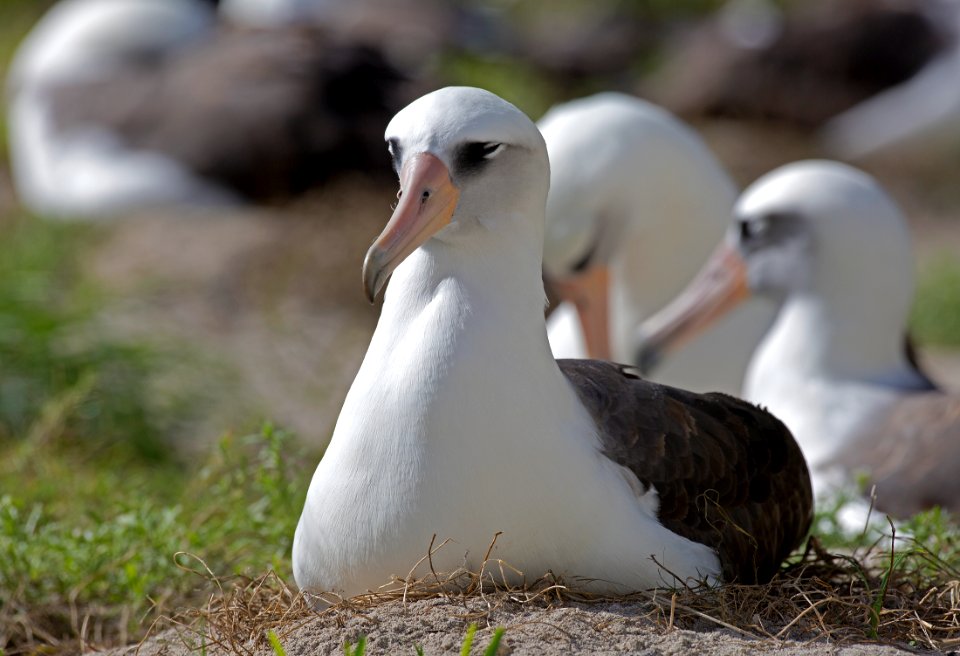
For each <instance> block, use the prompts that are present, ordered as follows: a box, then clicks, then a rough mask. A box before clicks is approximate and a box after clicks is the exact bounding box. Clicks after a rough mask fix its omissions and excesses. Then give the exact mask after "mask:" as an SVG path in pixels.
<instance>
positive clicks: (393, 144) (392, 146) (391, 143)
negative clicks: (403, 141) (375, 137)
mask: <svg viewBox="0 0 960 656" xmlns="http://www.w3.org/2000/svg"><path fill="white" fill-rule="evenodd" d="M387 152H388V153H390V157H391V158H392V159H393V170H394V171H396V172H397V175H399V174H400V163H401V162H402V161H403V151H402V150H401V148H400V142H399V141H397V140H396V139H387Z"/></svg>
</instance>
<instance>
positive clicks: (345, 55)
mask: <svg viewBox="0 0 960 656" xmlns="http://www.w3.org/2000/svg"><path fill="white" fill-rule="evenodd" d="M215 28H216V29H215ZM7 84H8V90H9V97H10V112H9V121H8V123H9V125H8V128H9V133H10V147H11V160H12V165H13V173H14V180H15V184H16V188H17V191H18V193H19V196H20V198H21V200H22V202H23V203H24V204H25V205H26V206H27V207H29V208H30V209H31V210H33V211H34V212H36V213H38V214H41V215H45V216H52V217H60V218H75V217H83V218H107V217H111V216H115V215H118V214H123V213H126V212H128V211H131V210H135V209H139V208H144V207H149V206H154V205H171V204H174V205H180V206H184V205H190V206H207V205H219V204H230V203H236V202H241V201H247V200H256V201H260V200H273V199H276V198H283V197H286V196H289V195H292V194H295V193H299V192H302V191H305V190H307V189H309V188H310V187H312V186H313V185H314V184H316V183H318V182H321V181H323V180H324V179H325V178H326V177H328V176H330V175H332V174H334V173H336V172H338V171H341V170H344V169H351V168H352V169H357V168H362V169H364V170H365V171H368V170H371V169H373V168H375V164H380V168H381V170H382V171H383V173H384V174H385V173H386V172H387V167H386V166H385V165H383V164H381V162H382V159H383V158H382V154H381V148H382V146H381V143H380V134H379V132H380V130H379V128H378V127H377V126H381V125H383V124H384V123H385V122H386V121H387V120H388V119H389V117H390V116H391V115H392V113H393V111H395V109H396V108H397V107H399V106H402V103H403V102H404V101H405V100H406V98H405V94H406V91H405V90H404V89H405V85H406V81H405V80H404V79H403V76H402V75H401V74H400V73H399V72H398V71H397V69H396V68H395V67H393V66H392V65H390V64H389V63H388V62H387V61H386V60H385V58H384V57H383V55H382V54H381V53H380V51H379V50H378V49H377V48H376V47H373V46H369V45H366V44H365V43H360V42H355V41H353V40H350V39H346V38H341V37H339V36H337V35H333V34H330V33H328V32H324V31H322V30H318V29H306V28H303V29H297V28H290V29H285V30H280V29H278V30H229V29H223V28H220V27H219V26H217V25H216V14H215V13H214V11H213V9H212V6H210V3H207V2H204V1H202V0H65V1H64V2H61V3H59V4H57V5H55V6H54V7H53V9H51V10H50V12H48V13H47V14H46V15H45V16H44V17H43V18H42V19H41V21H40V22H39V24H38V25H37V26H36V27H35V28H34V30H33V31H32V32H31V33H30V34H29V35H28V37H27V38H26V40H25V41H24V44H23V45H22V47H21V48H20V50H19V51H18V52H17V55H16V58H15V61H14V65H13V68H12V71H11V74H10V77H9V79H8V81H7Z"/></svg>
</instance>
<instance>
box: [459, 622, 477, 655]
mask: <svg viewBox="0 0 960 656" xmlns="http://www.w3.org/2000/svg"><path fill="white" fill-rule="evenodd" d="M476 634H477V625H476V624H471V625H470V626H468V627H467V635H465V636H464V637H463V646H462V647H460V656H470V648H471V647H473V637H474V636H475V635H476Z"/></svg>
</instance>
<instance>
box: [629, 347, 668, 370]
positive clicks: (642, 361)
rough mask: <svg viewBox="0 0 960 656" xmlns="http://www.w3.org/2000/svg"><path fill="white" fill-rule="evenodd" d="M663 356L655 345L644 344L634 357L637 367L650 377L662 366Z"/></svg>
mask: <svg viewBox="0 0 960 656" xmlns="http://www.w3.org/2000/svg"><path fill="white" fill-rule="evenodd" d="M662 357H663V354H662V353H661V350H660V348H659V347H658V346H656V345H655V344H642V345H641V346H640V348H639V349H637V353H636V356H635V357H634V362H635V363H636V364H635V366H636V368H637V369H639V370H640V373H641V374H642V375H644V376H649V375H650V374H651V373H653V371H654V370H655V369H656V368H657V366H658V365H659V364H660V360H661V359H662Z"/></svg>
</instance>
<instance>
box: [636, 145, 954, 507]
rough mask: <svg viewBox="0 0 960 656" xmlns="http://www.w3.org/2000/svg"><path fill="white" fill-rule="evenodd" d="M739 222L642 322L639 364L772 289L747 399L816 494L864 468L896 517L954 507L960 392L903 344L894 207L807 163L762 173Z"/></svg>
mask: <svg viewBox="0 0 960 656" xmlns="http://www.w3.org/2000/svg"><path fill="white" fill-rule="evenodd" d="M733 217H734V221H733V225H732V226H731V227H730V229H729V231H728V232H727V235H726V239H725V240H724V241H723V242H722V243H721V245H720V246H719V247H718V248H717V250H716V251H715V252H714V255H713V256H712V257H711V259H710V260H709V261H708V263H707V264H706V265H705V266H704V268H703V270H702V272H701V273H700V274H699V275H698V277H697V278H696V279H695V280H694V281H693V282H692V283H691V285H690V287H688V288H687V289H686V290H685V291H684V292H683V293H682V294H681V295H680V296H678V297H677V299H675V301H674V302H673V303H671V304H670V305H669V306H668V307H667V308H665V309H664V310H663V311H662V312H661V313H659V314H657V315H656V316H654V317H652V318H651V319H650V320H649V321H647V322H646V323H645V324H644V326H643V327H642V329H641V330H642V332H643V333H644V334H645V335H646V345H645V347H644V355H643V358H642V359H643V360H644V361H645V362H646V363H647V367H650V366H654V363H655V362H656V361H657V360H659V359H661V358H668V357H669V352H670V351H671V350H672V349H673V348H675V347H676V346H677V345H678V344H679V343H681V342H682V341H683V339H685V338H686V337H687V336H689V335H690V334H693V333H695V332H696V331H697V330H699V329H702V328H703V327H704V326H707V325H709V322H710V321H711V320H713V319H715V318H717V317H719V316H722V314H723V312H725V311H726V310H727V309H728V308H729V307H733V306H735V305H736V303H737V302H739V301H740V300H741V299H743V298H746V297H747V296H748V295H749V294H750V293H753V294H761V295H769V296H773V297H775V298H777V299H778V300H781V301H782V303H783V304H782V307H781V310H780V312H779V314H778V316H777V318H776V320H775V322H774V324H773V326H772V327H771V329H770V331H769V333H768V334H767V335H766V337H765V338H764V340H763V342H762V343H761V344H760V346H759V348H758V349H757V351H756V353H755V354H754V356H753V358H752V359H751V362H750V367H749V369H748V371H747V377H746V381H745V386H744V396H745V398H747V399H749V400H750V401H752V402H754V403H757V404H759V405H761V406H764V407H767V408H768V409H769V410H770V411H771V412H773V413H774V414H776V416H777V417H779V418H780V419H782V420H783V421H784V423H785V424H786V425H787V426H788V427H789V428H790V430H791V431H793V434H794V435H795V436H796V438H797V441H798V442H799V444H800V446H801V448H802V449H803V452H804V455H805V456H806V459H807V462H808V463H809V465H810V469H811V474H812V478H813V486H814V491H815V492H816V496H817V497H818V498H821V497H823V496H825V495H830V494H832V493H834V492H836V491H838V490H843V489H845V488H849V487H850V486H851V485H852V484H853V483H854V481H855V480H856V479H857V478H860V474H866V476H867V482H868V487H867V490H869V489H870V487H871V486H874V485H875V486H876V492H877V502H876V507H877V508H878V509H879V510H880V511H882V512H885V513H888V514H890V515H893V516H894V517H907V516H909V515H912V514H914V513H916V512H918V511H920V510H923V509H925V508H929V507H931V506H934V505H939V506H942V507H944V508H949V509H951V510H953V511H960V479H958V477H957V471H958V468H960V396H957V395H951V394H948V393H946V392H943V391H941V390H939V389H937V387H936V386H935V385H934V384H933V383H932V382H931V381H930V380H929V379H928V378H927V377H926V376H925V375H924V374H923V373H922V372H921V371H919V370H918V369H917V367H916V366H915V365H914V364H913V362H912V359H911V357H910V356H909V355H908V353H907V352H906V349H905V348H904V332H905V323H906V319H907V314H908V312H909V310H910V303H911V301H912V296H913V258H912V253H911V245H910V236H909V233H908V231H907V227H906V223H905V220H904V218H903V215H902V214H901V212H900V210H899V209H898V208H897V206H896V205H895V204H894V202H893V201H892V200H891V199H890V197H889V196H888V195H887V194H886V192H885V191H884V190H883V188H882V187H881V186H880V185H879V184H878V183H877V182H876V181H875V180H874V179H873V178H871V177H870V176H868V175H867V174H865V173H863V172H861V171H859V170H857V169H855V168H853V167H851V166H848V165H845V164H840V163H837V162H829V161H804V162H797V163H793V164H789V165H787V166H784V167H781V168H779V169H776V170H774V171H772V172H770V173H768V174H767V175H765V176H763V177H762V178H760V179H759V180H757V181H756V182H755V183H754V184H753V185H752V186H750V187H749V188H748V189H747V190H746V191H745V192H744V193H743V196H742V197H741V198H740V200H739V201H738V202H737V205H736V207H735V209H734V212H733Z"/></svg>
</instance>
